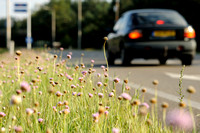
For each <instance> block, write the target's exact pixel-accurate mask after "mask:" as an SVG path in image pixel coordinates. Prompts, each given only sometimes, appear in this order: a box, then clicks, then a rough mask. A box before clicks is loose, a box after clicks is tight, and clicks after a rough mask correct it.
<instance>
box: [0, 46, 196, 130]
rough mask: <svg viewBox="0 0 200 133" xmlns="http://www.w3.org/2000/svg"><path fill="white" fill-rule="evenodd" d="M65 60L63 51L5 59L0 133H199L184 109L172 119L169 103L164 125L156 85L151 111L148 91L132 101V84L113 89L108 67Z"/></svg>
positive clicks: (0, 79)
mask: <svg viewBox="0 0 200 133" xmlns="http://www.w3.org/2000/svg"><path fill="white" fill-rule="evenodd" d="M60 55H62V49H61V51H60V53H59V54H58V55H54V56H52V55H48V54H41V53H38V52H34V51H26V50H23V51H17V52H16V56H8V54H4V55H2V56H1V64H0V69H1V71H0V95H1V97H0V100H1V109H0V121H1V123H0V128H1V132H27V133H29V132H37V133H44V132H48V133H50V132H56V133H58V132H63V133H66V132H80V133H104V132H109V133H110V132H113V133H118V132H126V133H127V132H128V133H129V132H130V133H133V132H138V133H146V132H148V133H152V132H153V133H157V132H167V133H168V132H169V133H170V132H175V131H177V132H179V131H181V132H182V131H185V132H187V131H192V130H193V129H195V128H194V127H193V125H191V123H192V122H193V121H192V120H193V119H192V117H191V114H188V113H187V112H185V110H184V107H185V106H183V105H184V103H182V105H181V106H180V108H179V110H178V111H175V112H171V113H170V114H169V115H166V109H167V107H168V104H167V103H164V104H163V119H159V118H158V112H157V109H156V108H157V104H156V103H157V92H156V90H157V85H158V81H157V80H155V81H154V82H153V84H154V85H155V98H152V99H151V100H150V101H151V106H150V105H148V104H147V103H144V101H143V99H144V97H143V96H144V95H143V94H144V93H145V92H146V90H145V88H143V89H142V93H141V94H140V93H139V90H140V88H138V89H136V93H135V94H134V95H132V96H130V95H129V90H130V88H129V85H128V80H127V79H125V80H120V79H119V78H115V79H114V80H113V81H111V82H112V84H110V82H108V80H109V73H108V68H106V67H105V66H101V68H102V72H101V73H96V72H95V69H94V68H93V66H94V61H91V67H89V68H86V67H85V65H84V63H81V64H79V65H75V64H73V62H71V60H70V59H71V58H72V53H69V54H68V55H67V59H62V58H61V57H62V56H60ZM5 57H6V58H5ZM119 82H123V85H122V86H121V88H119V89H122V92H123V93H122V94H120V95H117V94H116V89H117V88H116V85H117V84H118V83H119ZM192 89H193V88H192ZM177 116H178V118H176V117H177ZM179 117H180V118H179ZM174 118H176V119H174ZM186 118H187V119H186ZM181 121H186V122H184V123H183V122H182V123H181Z"/></svg>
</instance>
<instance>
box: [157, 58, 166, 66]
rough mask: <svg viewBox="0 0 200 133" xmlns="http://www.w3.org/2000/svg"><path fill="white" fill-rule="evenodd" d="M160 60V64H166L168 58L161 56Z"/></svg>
mask: <svg viewBox="0 0 200 133" xmlns="http://www.w3.org/2000/svg"><path fill="white" fill-rule="evenodd" d="M158 60H159V63H160V65H165V64H166V62H167V58H159V59H158Z"/></svg>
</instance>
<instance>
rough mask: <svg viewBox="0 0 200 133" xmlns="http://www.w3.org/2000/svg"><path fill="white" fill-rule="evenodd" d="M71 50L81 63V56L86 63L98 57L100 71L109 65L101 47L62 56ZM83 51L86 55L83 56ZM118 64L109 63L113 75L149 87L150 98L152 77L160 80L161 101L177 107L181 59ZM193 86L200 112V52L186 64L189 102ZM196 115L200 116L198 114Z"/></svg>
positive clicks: (185, 72) (183, 83) (152, 90)
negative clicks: (191, 61)
mask: <svg viewBox="0 0 200 133" xmlns="http://www.w3.org/2000/svg"><path fill="white" fill-rule="evenodd" d="M69 52H72V61H73V62H75V63H76V64H79V63H80V62H81V60H82V61H83V63H84V64H86V65H90V61H91V59H93V60H94V61H95V63H94V67H95V69H96V70H97V72H101V71H102V70H101V68H100V67H101V65H104V66H106V62H105V58H104V55H103V50H102V51H101V50H99V51H78V50H65V51H64V53H63V57H64V58H66V56H67V54H68V53H69ZM81 53H84V56H83V57H82V59H81ZM115 63H116V64H117V65H115V66H109V75H110V77H111V78H114V77H118V78H120V79H121V81H123V79H127V78H128V80H129V85H130V87H131V88H132V89H133V90H134V89H138V88H143V87H145V88H147V96H146V97H147V98H146V97H145V98H146V101H147V102H148V99H150V98H151V97H153V95H154V89H153V88H154V86H153V84H152V81H153V80H155V79H156V80H158V81H159V85H158V97H159V100H158V102H159V103H158V104H161V103H162V102H163V101H167V102H169V103H170V107H171V108H175V107H178V106H177V105H178V102H179V100H178V98H179V95H178V93H177V91H179V79H180V72H181V69H182V65H181V62H180V61H179V60H178V59H171V60H168V61H167V64H166V65H164V66H160V65H159V62H158V60H143V59H135V60H133V61H132V64H131V65H130V66H122V65H121V61H120V60H119V59H118V60H116V61H115ZM191 85H192V86H193V87H194V88H195V89H196V93H195V94H193V95H192V97H191V99H192V102H191V104H192V107H193V109H194V110H195V111H194V112H195V115H197V114H200V55H199V54H197V55H196V57H195V59H194V61H193V65H191V66H186V67H185V69H184V72H183V79H182V86H183V94H184V95H185V96H184V99H183V100H184V102H186V103H187V102H188V100H187V98H188V93H187V92H186V89H187V87H188V86H191ZM133 92H134V91H133ZM196 119H199V118H198V117H197V118H196Z"/></svg>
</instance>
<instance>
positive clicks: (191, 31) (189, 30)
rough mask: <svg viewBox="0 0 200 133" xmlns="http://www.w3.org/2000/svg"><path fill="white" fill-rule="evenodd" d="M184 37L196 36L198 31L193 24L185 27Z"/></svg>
mask: <svg viewBox="0 0 200 133" xmlns="http://www.w3.org/2000/svg"><path fill="white" fill-rule="evenodd" d="M184 37H185V38H195V37H196V33H195V30H194V29H193V28H192V26H188V27H187V28H185V29H184Z"/></svg>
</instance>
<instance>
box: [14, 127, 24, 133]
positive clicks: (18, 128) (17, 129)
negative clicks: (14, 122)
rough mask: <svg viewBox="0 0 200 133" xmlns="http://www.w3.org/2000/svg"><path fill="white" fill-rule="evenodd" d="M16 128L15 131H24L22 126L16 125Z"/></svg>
mask: <svg viewBox="0 0 200 133" xmlns="http://www.w3.org/2000/svg"><path fill="white" fill-rule="evenodd" d="M14 129H15V132H16V133H21V132H23V129H22V127H21V126H15V127H14Z"/></svg>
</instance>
